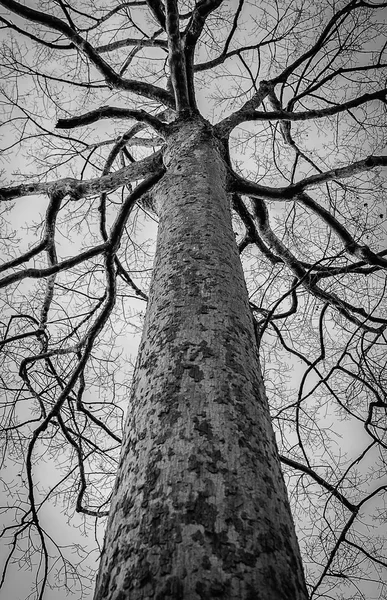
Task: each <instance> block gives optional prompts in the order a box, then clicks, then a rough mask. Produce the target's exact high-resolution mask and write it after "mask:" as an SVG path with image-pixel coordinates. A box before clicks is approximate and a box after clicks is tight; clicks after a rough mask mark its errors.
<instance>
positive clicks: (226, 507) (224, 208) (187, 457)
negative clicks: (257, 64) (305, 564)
mask: <svg viewBox="0 0 387 600" xmlns="http://www.w3.org/2000/svg"><path fill="white" fill-rule="evenodd" d="M164 161H165V164H166V167H167V173H166V175H165V176H164V178H163V180H162V181H161V182H160V183H159V184H158V186H157V189H156V190H155V193H154V195H155V201H156V209H157V212H158V214H159V217H160V226H159V233H158V243H157V249H156V257H155V264H154V274H153V280H152V284H151V293H150V300H149V305H148V310H147V315H146V319H145V327H144V332H143V337H142V342H141V346H140V350H139V356H138V361H137V366H136V371H135V377H134V383H133V389H132V396H131V399H130V404H129V410H128V419H127V424H126V430H125V435H124V442H123V448H122V455H121V461H120V466H119V469H118V474H117V481H116V485H115V490H114V494H113V500H112V508H111V514H110V517H109V522H108V526H107V532H106V538H105V544H104V550H103V553H102V561H101V567H100V573H99V577H98V581H97V589H96V595H95V600H103V599H109V600H125V599H130V600H137V599H140V598H142V599H144V598H152V599H154V600H164V599H173V600H175V599H176V600H177V599H181V600H186V599H187V600H191V599H192V600H199V599H206V598H207V599H210V598H228V599H240V600H247V599H250V600H253V599H254V600H258V599H259V600H285V599H286V600H306V598H307V593H306V590H305V583H304V577H303V571H302V566H301V560H300V556H299V551H298V546H297V540H296V536H295V533H294V527H293V522H292V517H291V514H290V510H289V504H288V499H287V494H286V489H285V486H284V483H283V479H282V474H281V471H280V466H279V461H278V457H277V449H276V444H275V440H274V434H273V431H272V427H271V423H270V415H269V409H268V405H267V400H266V397H265V392H264V388H263V383H262V380H261V377H260V371H259V365H258V360H257V355H256V346H255V338H254V330H253V324H252V319H251V314H250V310H249V305H248V296H247V291H246V286H245V282H244V278H243V272H242V267H241V263H240V259H239V255H238V251H237V247H236V244H235V238H234V234H233V231H232V226H231V214H230V207H229V202H228V197H227V193H226V168H225V165H224V163H223V160H222V158H221V155H220V153H219V152H218V149H217V143H216V140H215V139H214V138H213V137H212V135H211V131H210V130H209V129H207V128H206V127H205V126H204V125H203V124H202V123H200V122H195V121H191V122H187V123H185V124H183V125H180V128H179V129H177V130H176V132H175V134H174V135H173V136H171V139H170V140H169V144H168V148H167V150H166V152H165V156H164Z"/></svg>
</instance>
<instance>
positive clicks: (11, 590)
mask: <svg viewBox="0 0 387 600" xmlns="http://www.w3.org/2000/svg"><path fill="white" fill-rule="evenodd" d="M30 5H31V6H32V5H33V3H30ZM245 22H246V21H245ZM144 25H145V24H144ZM1 34H2V32H0V36H1ZM26 44H27V46H28V44H29V42H26ZM45 67H46V68H49V65H45ZM235 68H236V71H238V70H239V66H238V67H235ZM232 70H233V69H232V67H230V71H231V77H230V81H231V79H232ZM19 85H23V83H22V81H20V83H19ZM217 85H218V81H217V80H214V82H213V90H211V89H208V88H207V90H206V94H204V93H201V92H199V93H198V103H199V106H200V108H201V110H202V111H203V113H204V115H205V116H206V117H208V118H211V117H212V112H213V108H212V104H211V103H210V102H209V101H208V96H209V95H210V94H209V92H210V93H211V92H215V90H216V87H217ZM104 103H105V102H102V104H104ZM113 104H114V103H113ZM100 105H101V102H98V101H97V100H96V103H95V105H94V106H88V107H87V110H91V109H92V108H97V107H98V106H100ZM70 109H71V111H74V114H79V113H81V112H82V109H83V107H80V106H78V105H77V103H76V101H75V102H72V104H71V106H70V105H69V110H70ZM206 113H207V114H206ZM211 120H212V119H211ZM48 121H50V119H48V120H47V122H48ZM47 122H46V123H45V126H47ZM50 126H51V127H52V126H53V123H52V122H51V125H50ZM254 128H255V126H254V125H252V124H244V125H242V126H241V127H240V128H239V129H238V134H239V135H240V136H241V137H244V136H245V135H248V134H250V132H251V131H253V130H254ZM93 129H94V130H96V131H98V132H99V133H100V135H101V136H103V134H104V133H105V132H107V131H108V130H109V123H107V122H103V123H102V124H98V125H94V126H93ZM308 135H309V144H310V146H315V147H316V148H319V146H320V145H321V144H322V145H325V144H326V143H328V142H329V141H330V140H329V139H327V138H323V135H322V133H321V132H318V131H317V130H316V129H314V130H313V129H311V130H310V132H309V134H308ZM320 136H321V137H320ZM8 141H9V140H6V141H5V142H6V143H8ZM31 148H33V144H32V145H31ZM361 150H362V153H364V156H366V152H367V149H366V148H365V147H364V145H362V148H361ZM234 152H235V155H236V156H237V158H238V162H239V160H240V161H244V169H246V170H250V169H251V171H254V170H256V168H257V165H256V164H255V163H254V162H252V163H249V162H247V163H246V162H245V161H246V156H245V154H244V151H243V147H240V145H239V144H236V150H235V151H234ZM30 158H33V157H30ZM260 160H263V159H261V158H258V159H257V162H258V164H259V161H260ZM328 160H329V159H328ZM5 169H6V174H7V177H10V176H11V177H12V173H14V172H15V171H16V170H18V169H20V170H21V171H22V172H25V171H30V169H31V165H30V164H26V163H25V162H24V161H23V158H22V156H21V154H20V153H19V154H18V155H17V158H16V159H14V158H13V159H12V162H8V163H5ZM30 172H33V169H32V170H31V171H30ZM75 175H77V174H75ZM54 178H55V173H54V174H53V176H52V177H49V179H54ZM18 179H19V178H18ZM46 206H47V200H46V199H45V198H37V197H35V198H31V197H29V198H22V199H19V200H17V202H16V205H15V210H14V213H13V216H12V224H13V225H14V226H15V227H18V228H19V231H20V233H21V238H22V243H23V244H24V245H27V244H28V243H29V240H32V238H30V237H28V234H27V230H26V229H25V224H30V223H31V219H32V220H36V221H39V220H40V219H41V218H42V217H43V216H44V211H45V208H46ZM375 210H376V211H377V210H379V207H376V209H375ZM275 212H276V210H273V214H275ZM279 212H280V207H278V213H279ZM147 227H148V228H149V230H148V229H147V228H144V237H145V238H147V237H148V235H149V236H150V235H151V234H152V235H153V234H154V225H153V224H152V222H151V221H150V220H149V221H148V222H147ZM78 241H79V243H80V242H81V241H82V232H80V235H79V237H78ZM59 242H60V246H59V247H60V251H61V252H62V253H63V256H66V255H73V254H74V253H75V252H74V251H76V250H77V249H78V248H77V247H76V246H74V242H71V245H69V242H68V241H67V240H65V239H62V240H59ZM134 278H135V277H134ZM136 305H137V306H136V308H134V309H133V312H136V311H138V310H141V308H140V306H145V305H144V303H140V302H137V303H136ZM138 342H139V336H138V335H134V332H133V331H132V332H131V335H130V336H127V337H126V339H125V340H123V338H120V343H122V344H123V346H124V351H125V353H126V354H127V355H128V356H129V355H132V356H134V355H135V352H136V349H137V345H138ZM289 362H290V363H291V361H289ZM266 367H267V369H270V362H269V363H268V364H267V365H266ZM291 368H292V369H293V381H292V383H294V384H295V383H296V380H297V379H298V378H300V377H301V373H302V371H301V366H300V365H299V366H298V367H297V364H296V362H294V363H293V364H291ZM311 381H313V377H312V376H311ZM325 420H326V423H327V424H329V422H330V421H332V423H333V422H334V421H336V424H335V427H337V420H336V417H335V415H333V414H329V413H328V414H327V415H326V416H325ZM338 430H339V431H340V433H341V435H342V437H341V438H337V448H338V450H339V451H340V452H341V453H348V454H349V456H350V455H352V453H358V449H359V445H367V443H368V442H367V440H366V437H365V434H364V432H363V431H362V430H361V429H359V428H355V426H354V423H353V421H348V422H346V421H343V422H342V423H341V424H340V425H339V426H338ZM368 460H372V458H371V457H370V458H369V459H368ZM39 471H40V473H39V477H41V482H42V484H44V482H45V478H47V477H48V476H51V477H52V476H53V474H54V472H55V471H54V467H53V466H52V465H50V463H49V462H47V463H46V464H44V466H43V467H39ZM37 473H38V470H37ZM2 476H3V477H4V479H6V480H8V481H11V480H12V479H13V478H14V473H13V472H12V467H11V466H7V469H6V470H4V472H3V474H2ZM17 476H18V475H17ZM375 483H377V482H375ZM380 483H381V482H379V483H378V484H380ZM45 510H46V513H45V514H46V517H45V519H46V521H47V523H48V525H49V526H50V527H51V528H52V530H53V531H55V533H57V532H58V531H59V530H60V531H61V533H60V536H59V535H58V536H57V539H59V537H60V538H62V539H63V540H64V541H65V543H67V542H73V541H74V540H76V541H77V543H79V544H81V545H82V546H83V547H88V543H87V542H86V540H85V538H84V537H82V536H81V534H80V532H79V529H78V525H79V520H78V522H77V519H76V520H75V525H74V524H70V525H68V524H67V518H66V516H65V515H63V513H61V511H60V510H58V507H56V508H55V507H53V506H51V505H50V504H48V505H47V508H46V509H45ZM93 546H94V545H93V542H92V541H91V542H90V548H92V547H93ZM94 556H95V554H94V555H93V557H94ZM31 577H32V575H31V574H30V573H29V572H28V571H19V569H18V567H17V566H15V567H13V572H12V573H11V576H10V577H9V581H8V583H7V584H6V586H5V587H4V588H3V589H2V590H1V592H0V598H1V599H2V600H3V598H4V600H6V599H7V600H8V599H9V598H12V600H25V598H26V595H27V591H28V589H29V586H30V582H31ZM365 585H366V586H367V588H366V593H367V594H368V598H369V600H372V598H373V597H375V598H376V597H377V595H376V591H377V590H376V588H375V589H374V586H373V584H372V583H367V584H365ZM367 594H366V595H367ZM78 595H79V591H78V590H75V591H74V598H75V600H78ZM45 597H46V598H47V599H48V600H51V599H52V600H63V599H64V598H65V597H67V596H66V593H65V591H64V590H51V591H48V592H47V593H46V596H45ZM86 597H87V594H86Z"/></svg>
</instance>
